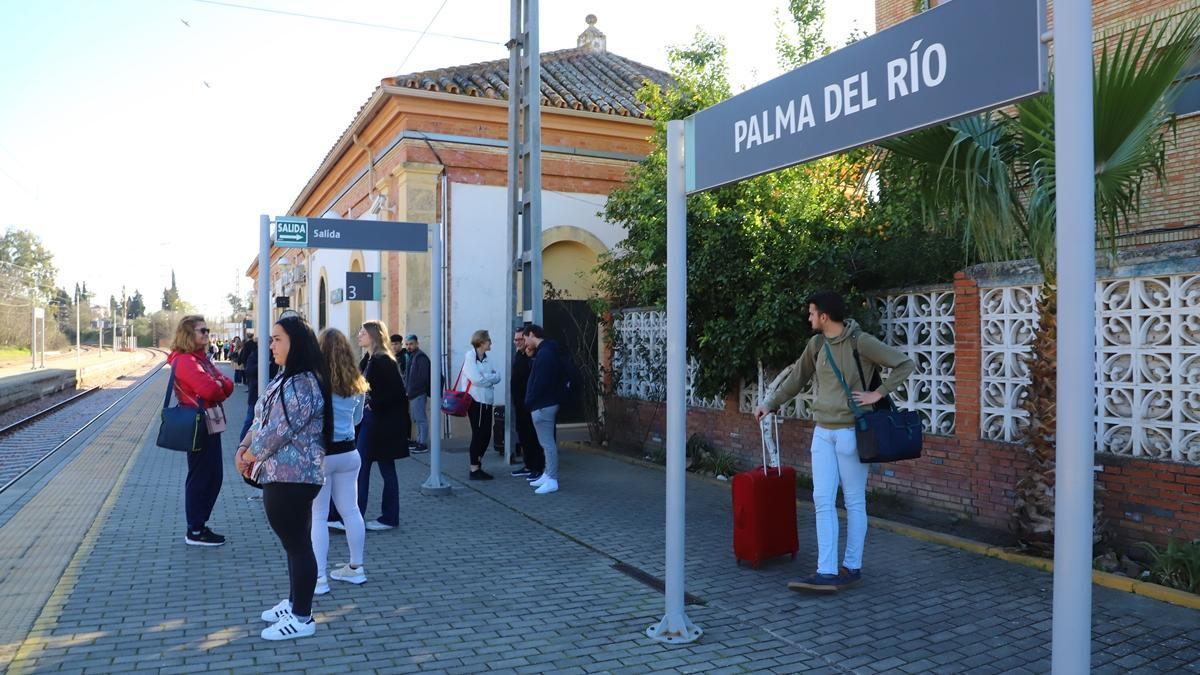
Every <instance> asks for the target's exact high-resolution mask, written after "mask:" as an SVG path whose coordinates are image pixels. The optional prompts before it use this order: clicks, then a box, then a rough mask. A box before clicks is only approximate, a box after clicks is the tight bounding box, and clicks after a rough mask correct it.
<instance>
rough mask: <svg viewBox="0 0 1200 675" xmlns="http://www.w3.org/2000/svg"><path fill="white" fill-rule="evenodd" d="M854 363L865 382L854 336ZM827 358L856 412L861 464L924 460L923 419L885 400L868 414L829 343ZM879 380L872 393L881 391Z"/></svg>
mask: <svg viewBox="0 0 1200 675" xmlns="http://www.w3.org/2000/svg"><path fill="white" fill-rule="evenodd" d="M853 348H854V362H855V365H856V366H858V379H859V381H860V382H865V381H866V378H864V377H863V370H862V362H861V361H860V360H859V356H858V336H857V335H855V336H854V345H853ZM825 356H826V358H828V359H829V365H830V366H832V367H833V372H834V374H835V375H837V378H838V381H839V382H841V383H842V388H843V389H844V390H845V391H846V399H847V401H848V402H849V404H850V408H851V410H853V411H854V436H855V440H856V442H857V445H858V461H860V462H862V463H863V464H876V463H886V462H898V461H901V460H905V459H917V458H919V457H920V456H921V445H922V443H923V441H924V430H923V429H922V425H921V415H920V414H919V413H917V412H915V411H912V410H900V409H899V408H897V407H896V405H895V404H894V403H893V402H892V399H891V397H889V396H884V397H883V398H881V399H880V400H879V402H878V403H876V404H875V409H874V410H873V411H871V412H867V411H864V410H863V409H862V408H859V407H858V404H857V403H855V402H854V396H853V394H851V392H850V385H848V384H846V378H845V377H843V376H842V371H841V370H840V369H839V368H838V367H837V362H836V361H834V360H833V351H832V350H830V349H829V343H828V342H826V343H825ZM878 377H879V374H878V373H876V374H875V377H874V378H872V380H871V386H870V387H869V389H870V390H871V391H874V390H875V389H876V388H878V386H879V385H878Z"/></svg>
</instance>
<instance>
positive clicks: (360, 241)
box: [275, 216, 429, 252]
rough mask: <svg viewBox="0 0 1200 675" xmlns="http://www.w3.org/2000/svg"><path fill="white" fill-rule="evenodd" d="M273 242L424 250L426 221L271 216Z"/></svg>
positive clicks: (292, 245)
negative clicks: (406, 221) (273, 227)
mask: <svg viewBox="0 0 1200 675" xmlns="http://www.w3.org/2000/svg"><path fill="white" fill-rule="evenodd" d="M275 245H276V246H281V247H284V248H337V249H361V250H374V251H414V252H415V251H428V250H429V225H427V224H425V223H396V222H391V221H386V220H347V219H340V218H300V217H295V216H281V217H277V218H276V219H275Z"/></svg>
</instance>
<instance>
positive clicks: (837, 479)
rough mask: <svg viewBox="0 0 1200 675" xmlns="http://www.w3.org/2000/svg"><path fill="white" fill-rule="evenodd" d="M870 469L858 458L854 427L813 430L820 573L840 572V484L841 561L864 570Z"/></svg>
mask: <svg viewBox="0 0 1200 675" xmlns="http://www.w3.org/2000/svg"><path fill="white" fill-rule="evenodd" d="M867 468H868V465H866V464H863V463H862V462H860V461H858V443H857V441H856V440H855V437H854V429H853V428H850V429H826V428H824V427H816V428H815V429H813V439H812V473H813V477H812V478H813V505H814V506H815V507H816V512H817V573H818V574H837V573H838V566H837V545H838V514H837V505H836V503H837V491H838V484H839V483H841V486H842V497H843V499H844V501H845V505H846V555H845V557H844V558H843V559H842V564H843V565H845V566H846V567H848V568H850V569H852V570H857V569H862V556H863V544H865V543H866V540H867Z"/></svg>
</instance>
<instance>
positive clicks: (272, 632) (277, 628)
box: [262, 612, 317, 640]
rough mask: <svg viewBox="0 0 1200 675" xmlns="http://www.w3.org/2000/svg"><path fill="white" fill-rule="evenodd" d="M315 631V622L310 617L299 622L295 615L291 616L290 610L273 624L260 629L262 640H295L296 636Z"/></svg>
mask: <svg viewBox="0 0 1200 675" xmlns="http://www.w3.org/2000/svg"><path fill="white" fill-rule="evenodd" d="M316 632H317V622H316V621H313V620H312V619H311V618H310V619H309V620H308V621H306V622H304V623H300V622H299V621H298V620H296V617H294V616H292V614H291V612H289V613H288V615H287V616H285V617H283V618H282V619H280V620H279V621H276V622H275V623H274V624H273V625H271V626H268V627H266V628H264V629H263V631H262V638H263V639H264V640H295V639H296V638H302V637H308V636H310V635H313V634H314V633H316Z"/></svg>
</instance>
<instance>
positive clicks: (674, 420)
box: [646, 120, 704, 644]
mask: <svg viewBox="0 0 1200 675" xmlns="http://www.w3.org/2000/svg"><path fill="white" fill-rule="evenodd" d="M683 134H684V123H683V122H682V121H680V120H672V121H670V122H667V537H666V544H667V551H666V573H667V574H666V576H667V589H666V605H667V607H666V614H665V615H664V616H663V618H662V621H660V622H659V623H658V624H656V625H654V626H651V627H649V628H648V629H646V635H647V636H649V637H651V638H653V639H655V640H658V641H659V642H666V643H670V644H682V643H687V642H694V641H695V640H697V639H699V638H700V636H701V634H703V632H704V631H703V630H701V629H700V627H699V626H697V625H696V624H694V623H692V622H691V620H689V619H688V616H687V612H686V610H685V609H684V603H683V600H684V593H683V583H684V566H683V558H684V548H683V543H684V504H685V497H686V493H687V475H686V471H687V466H686V456H685V448H684V438H685V435H686V433H687V426H686V425H687V391H686V386H687V382H686V379H687V195H686V194H685V193H684V187H683V186H684V180H685V171H684V147H683V146H684V142H683Z"/></svg>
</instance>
